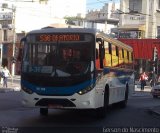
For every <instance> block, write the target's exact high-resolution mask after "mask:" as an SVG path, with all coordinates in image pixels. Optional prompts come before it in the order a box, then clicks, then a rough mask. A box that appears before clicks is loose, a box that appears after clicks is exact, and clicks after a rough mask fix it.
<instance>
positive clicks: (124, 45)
mask: <svg viewBox="0 0 160 133" xmlns="http://www.w3.org/2000/svg"><path fill="white" fill-rule="evenodd" d="M97 37H102V38H103V39H104V40H106V41H108V42H110V43H112V44H114V45H116V46H118V47H121V48H124V49H126V50H128V51H133V48H132V47H131V46H129V45H127V44H125V43H123V42H121V41H119V40H117V39H114V38H112V37H110V36H108V35H106V34H104V33H97Z"/></svg>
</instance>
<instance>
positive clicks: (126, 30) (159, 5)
mask: <svg viewBox="0 0 160 133" xmlns="http://www.w3.org/2000/svg"><path fill="white" fill-rule="evenodd" d="M120 4H121V5H120V11H119V14H120V23H119V27H118V32H117V36H118V38H139V39H141V38H157V37H158V36H160V0H121V1H120Z"/></svg>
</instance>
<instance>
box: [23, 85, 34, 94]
mask: <svg viewBox="0 0 160 133" xmlns="http://www.w3.org/2000/svg"><path fill="white" fill-rule="evenodd" d="M22 90H23V91H25V92H26V93H28V94H32V93H33V91H32V90H30V89H28V88H26V87H24V86H22Z"/></svg>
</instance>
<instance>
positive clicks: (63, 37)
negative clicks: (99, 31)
mask: <svg viewBox="0 0 160 133" xmlns="http://www.w3.org/2000/svg"><path fill="white" fill-rule="evenodd" d="M36 41H38V42H56V41H80V35H79V34H39V35H36Z"/></svg>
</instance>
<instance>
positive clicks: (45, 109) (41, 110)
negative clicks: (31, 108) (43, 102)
mask: <svg viewBox="0 0 160 133" xmlns="http://www.w3.org/2000/svg"><path fill="white" fill-rule="evenodd" d="M40 114H41V115H43V116H46V115H48V108H40Z"/></svg>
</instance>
